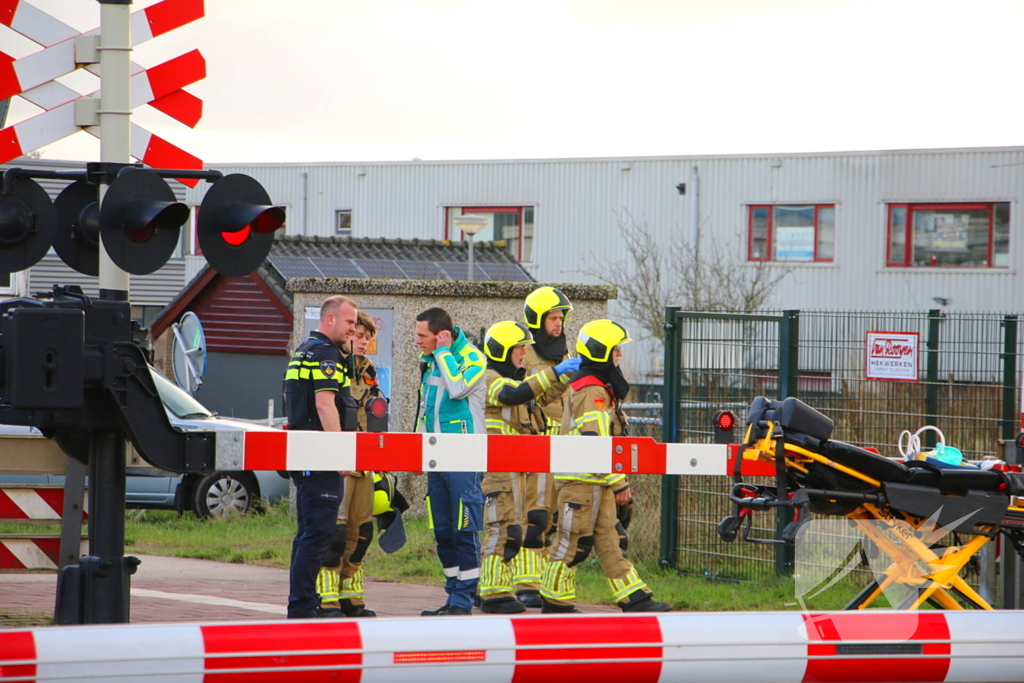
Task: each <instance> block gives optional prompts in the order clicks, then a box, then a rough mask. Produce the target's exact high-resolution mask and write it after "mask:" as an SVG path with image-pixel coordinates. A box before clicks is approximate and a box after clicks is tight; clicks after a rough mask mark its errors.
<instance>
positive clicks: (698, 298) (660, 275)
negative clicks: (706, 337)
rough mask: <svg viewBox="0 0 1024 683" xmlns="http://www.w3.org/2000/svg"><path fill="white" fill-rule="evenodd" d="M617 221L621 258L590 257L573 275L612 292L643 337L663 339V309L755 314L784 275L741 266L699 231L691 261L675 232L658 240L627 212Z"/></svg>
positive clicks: (732, 254) (688, 250)
mask: <svg viewBox="0 0 1024 683" xmlns="http://www.w3.org/2000/svg"><path fill="white" fill-rule="evenodd" d="M617 220H618V226H619V236H620V238H621V241H622V251H621V254H622V256H621V258H617V259H610V260H604V261H602V260H600V259H593V258H592V259H591V263H592V264H593V265H591V266H588V267H587V268H584V269H581V270H580V271H578V272H581V273H583V274H585V275H589V276H591V277H593V278H596V279H597V280H599V281H600V282H602V283H604V284H607V285H615V286H616V287H618V290H619V301H621V302H622V303H623V305H625V307H626V308H627V309H628V310H629V312H630V317H632V318H633V319H634V320H635V321H636V322H637V324H638V325H639V326H640V328H641V329H642V330H643V331H644V332H645V333H646V334H645V335H644V337H645V338H651V337H655V338H657V339H660V340H664V338H665V332H664V330H663V329H662V323H663V322H664V320H665V307H666V306H682V307H683V308H684V309H686V310H690V311H743V312H749V311H755V310H757V309H759V308H761V307H763V306H764V305H765V303H767V301H768V298H769V297H770V296H771V293H772V290H773V289H774V288H775V286H776V285H778V284H779V282H781V281H782V279H783V278H785V277H786V275H788V274H789V269H788V268H780V267H778V266H769V265H768V264H766V263H765V262H757V263H749V262H747V261H746V260H745V259H744V258H743V257H742V255H741V254H739V253H737V252H736V250H731V249H728V248H726V247H724V246H723V245H722V244H721V243H720V242H719V241H718V240H717V239H716V237H715V236H714V234H709V232H710V231H704V235H703V236H702V237H703V239H702V240H701V243H702V244H701V253H700V255H699V256H695V255H694V253H693V249H692V248H691V245H690V240H689V239H688V238H687V235H685V234H684V233H683V231H682V230H680V229H678V228H676V229H674V230H672V231H671V232H670V233H668V234H667V235H664V236H661V235H657V234H655V232H654V231H653V230H652V229H651V227H650V225H649V224H648V223H647V222H646V221H644V220H638V219H637V218H635V217H634V216H633V215H631V214H630V213H628V212H625V213H623V214H620V215H619V216H618V217H617Z"/></svg>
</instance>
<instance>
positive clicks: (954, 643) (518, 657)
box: [0, 610, 1024, 683]
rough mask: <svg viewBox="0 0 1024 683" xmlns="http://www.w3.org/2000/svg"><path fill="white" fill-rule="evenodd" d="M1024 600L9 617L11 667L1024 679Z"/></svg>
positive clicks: (191, 672) (264, 674)
mask: <svg viewBox="0 0 1024 683" xmlns="http://www.w3.org/2000/svg"><path fill="white" fill-rule="evenodd" d="M1022 671H1024V612H1020V611H998V612H983V613H982V612H944V613H943V612H877V611H873V610H872V611H869V612H831V613H822V614H808V613H800V612H775V613H772V612H753V613H751V612H728V613H700V612H690V613H669V614H659V615H600V616H597V615H592V616H587V615H575V616H555V615H545V616H540V615H537V616H522V617H480V618H468V619H429V620H427V619H362V620H338V621H335V620H329V621H323V620H318V621H284V620H282V621H277V622H262V623H261V622H248V623H223V624H166V625H151V624H147V625H144V626H128V625H124V626H120V625H119V626H89V627H85V628H83V627H70V628H68V627H47V628H39V629H32V630H20V631H0V680H3V679H5V678H19V679H20V680H24V681H36V680H38V681H44V680H45V681H49V680H64V681H86V680H88V681H94V680H117V681H122V682H123V683H151V681H152V680H154V679H158V680H174V681H176V682H178V683H193V682H194V683H203V682H210V683H217V682H231V681H239V682H242V681H290V682H293V683H304V682H306V681H327V680H331V681H343V682H349V683H385V682H387V683H406V682H408V681H444V682H445V683H462V682H463V681H465V682H467V683H468V682H472V683H479V682H480V681H488V682H489V683H499V682H503V683H504V682H509V683H539V682H541V681H545V682H546V681H587V682H588V683H602V682H606V681H607V682H611V681H617V682H624V681H629V683H662V682H665V683H668V682H672V683H675V682H677V681H700V682H701V683H727V682H730V681H736V682H742V683H749V682H750V681H767V682H770V683H818V682H824V681H830V682H837V681H838V682H843V681H850V682H852V681H858V682H860V683H875V682H881V681H902V682H904V683H914V682H925V681H927V682H931V683H935V682H945V681H961V682H970V681H989V682H996V681H1020V680H1021V672H1022Z"/></svg>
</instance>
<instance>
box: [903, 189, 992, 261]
mask: <svg viewBox="0 0 1024 683" xmlns="http://www.w3.org/2000/svg"><path fill="white" fill-rule="evenodd" d="M888 242H889V250H888V257H887V264H888V265H890V266H894V267H911V266H915V267H916V266H923V267H926V268H928V267H931V268H943V267H945V268H957V267H960V268H970V267H982V268H1006V267H1008V266H1009V265H1010V204H1009V202H987V203H970V204H968V203H963V204H890V205H889V240H888Z"/></svg>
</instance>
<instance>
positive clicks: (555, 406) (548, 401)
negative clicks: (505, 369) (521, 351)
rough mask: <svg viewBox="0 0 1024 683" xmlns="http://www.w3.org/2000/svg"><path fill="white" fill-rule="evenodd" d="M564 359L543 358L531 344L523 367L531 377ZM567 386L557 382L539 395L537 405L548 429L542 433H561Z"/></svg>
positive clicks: (527, 348)
mask: <svg viewBox="0 0 1024 683" xmlns="http://www.w3.org/2000/svg"><path fill="white" fill-rule="evenodd" d="M566 357H568V356H566ZM563 360H565V358H562V359H560V360H551V359H550V358H542V357H541V356H540V355H538V354H537V351H536V350H535V349H534V348H533V345H532V344H531V345H530V346H527V347H526V359H525V360H524V361H523V367H524V368H526V375H527V377H530V376H532V375H535V374H538V373H542V372H544V371H545V370H547V369H548V368H554V367H555V366H556V365H558V364H559V363H560V362H562V361H563ZM552 372H553V371H552ZM566 388H567V385H566V384H563V383H562V382H555V383H553V384H551V386H549V387H548V388H547V389H545V390H544V393H542V394H541V395H540V396H538V397H537V405H538V406H539V407H540V409H541V411H542V412H543V413H544V419H545V424H546V429H545V431H543V432H541V433H542V434H549V435H555V434H558V433H559V428H560V427H561V424H562V415H563V414H564V413H565V408H566V405H567V404H566V400H565V390H566Z"/></svg>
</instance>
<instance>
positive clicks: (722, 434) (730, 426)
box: [712, 410, 736, 443]
mask: <svg viewBox="0 0 1024 683" xmlns="http://www.w3.org/2000/svg"><path fill="white" fill-rule="evenodd" d="M712 424H713V426H714V428H715V443H733V430H734V429H735V428H736V415H735V414H734V413H733V412H732V411H731V410H720V411H718V412H717V413H715V417H714V418H713V419H712Z"/></svg>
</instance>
